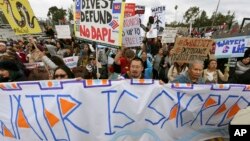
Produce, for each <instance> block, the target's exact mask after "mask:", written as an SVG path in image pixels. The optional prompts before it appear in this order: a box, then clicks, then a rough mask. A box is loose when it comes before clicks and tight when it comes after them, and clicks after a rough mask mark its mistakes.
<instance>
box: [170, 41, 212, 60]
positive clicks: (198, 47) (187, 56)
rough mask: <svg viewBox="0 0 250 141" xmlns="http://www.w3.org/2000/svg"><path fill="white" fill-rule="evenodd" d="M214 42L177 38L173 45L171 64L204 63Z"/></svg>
mask: <svg viewBox="0 0 250 141" xmlns="http://www.w3.org/2000/svg"><path fill="white" fill-rule="evenodd" d="M213 43H214V41H213V40H210V39H200V38H186V37H181V38H177V39H176V42H175V45H174V54H173V56H172V61H173V62H176V61H178V62H186V63H188V62H191V61H194V60H201V61H204V60H205V59H207V55H208V53H209V50H210V49H211V48H212V45H213Z"/></svg>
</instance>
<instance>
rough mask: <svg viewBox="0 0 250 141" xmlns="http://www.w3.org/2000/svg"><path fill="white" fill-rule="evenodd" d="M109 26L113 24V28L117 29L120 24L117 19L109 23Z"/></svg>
mask: <svg viewBox="0 0 250 141" xmlns="http://www.w3.org/2000/svg"><path fill="white" fill-rule="evenodd" d="M109 26H111V27H112V29H116V28H117V27H118V26H119V24H118V23H117V21H116V20H113V21H112V22H110V23H109Z"/></svg>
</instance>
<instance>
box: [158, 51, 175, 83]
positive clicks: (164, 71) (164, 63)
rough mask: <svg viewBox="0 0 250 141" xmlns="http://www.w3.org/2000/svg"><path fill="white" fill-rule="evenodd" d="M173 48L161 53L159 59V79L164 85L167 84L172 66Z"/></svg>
mask: <svg viewBox="0 0 250 141" xmlns="http://www.w3.org/2000/svg"><path fill="white" fill-rule="evenodd" d="M172 55H173V48H172V47H171V48H169V49H168V50H166V51H165V52H164V53H163V57H162V58H161V62H160V68H159V79H160V80H162V81H163V82H165V83H168V71H169V68H170V67H171V65H172V61H171V58H172Z"/></svg>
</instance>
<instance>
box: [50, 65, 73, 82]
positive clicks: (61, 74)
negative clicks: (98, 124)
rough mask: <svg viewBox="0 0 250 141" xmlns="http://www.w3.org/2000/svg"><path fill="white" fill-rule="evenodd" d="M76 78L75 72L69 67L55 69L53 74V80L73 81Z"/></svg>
mask: <svg viewBox="0 0 250 141" xmlns="http://www.w3.org/2000/svg"><path fill="white" fill-rule="evenodd" d="M72 78H75V75H74V74H73V72H72V71H71V70H70V68H68V67H67V66H65V65H63V66H59V67H57V68H56V69H55V71H54V74H53V79H56V80H61V79H72Z"/></svg>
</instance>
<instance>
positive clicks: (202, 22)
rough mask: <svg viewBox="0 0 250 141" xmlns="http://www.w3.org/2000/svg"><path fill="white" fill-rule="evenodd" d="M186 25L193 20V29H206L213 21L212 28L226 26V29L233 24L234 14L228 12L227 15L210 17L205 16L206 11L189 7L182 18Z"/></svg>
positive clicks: (220, 14)
mask: <svg viewBox="0 0 250 141" xmlns="http://www.w3.org/2000/svg"><path fill="white" fill-rule="evenodd" d="M183 18H184V20H185V22H186V23H189V22H190V20H194V23H193V26H194V27H207V26H211V25H212V22H213V21H214V23H213V25H214V26H220V25H223V24H226V25H227V26H228V28H230V27H231V26H232V24H233V23H234V22H235V13H232V12H231V11H228V12H227V14H225V15H224V14H222V13H220V12H219V13H217V14H216V13H215V12H214V13H213V15H212V16H211V17H208V16H207V13H206V11H204V10H200V8H199V7H196V6H194V7H190V8H189V9H188V10H187V11H186V12H185V14H184V16H183Z"/></svg>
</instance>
